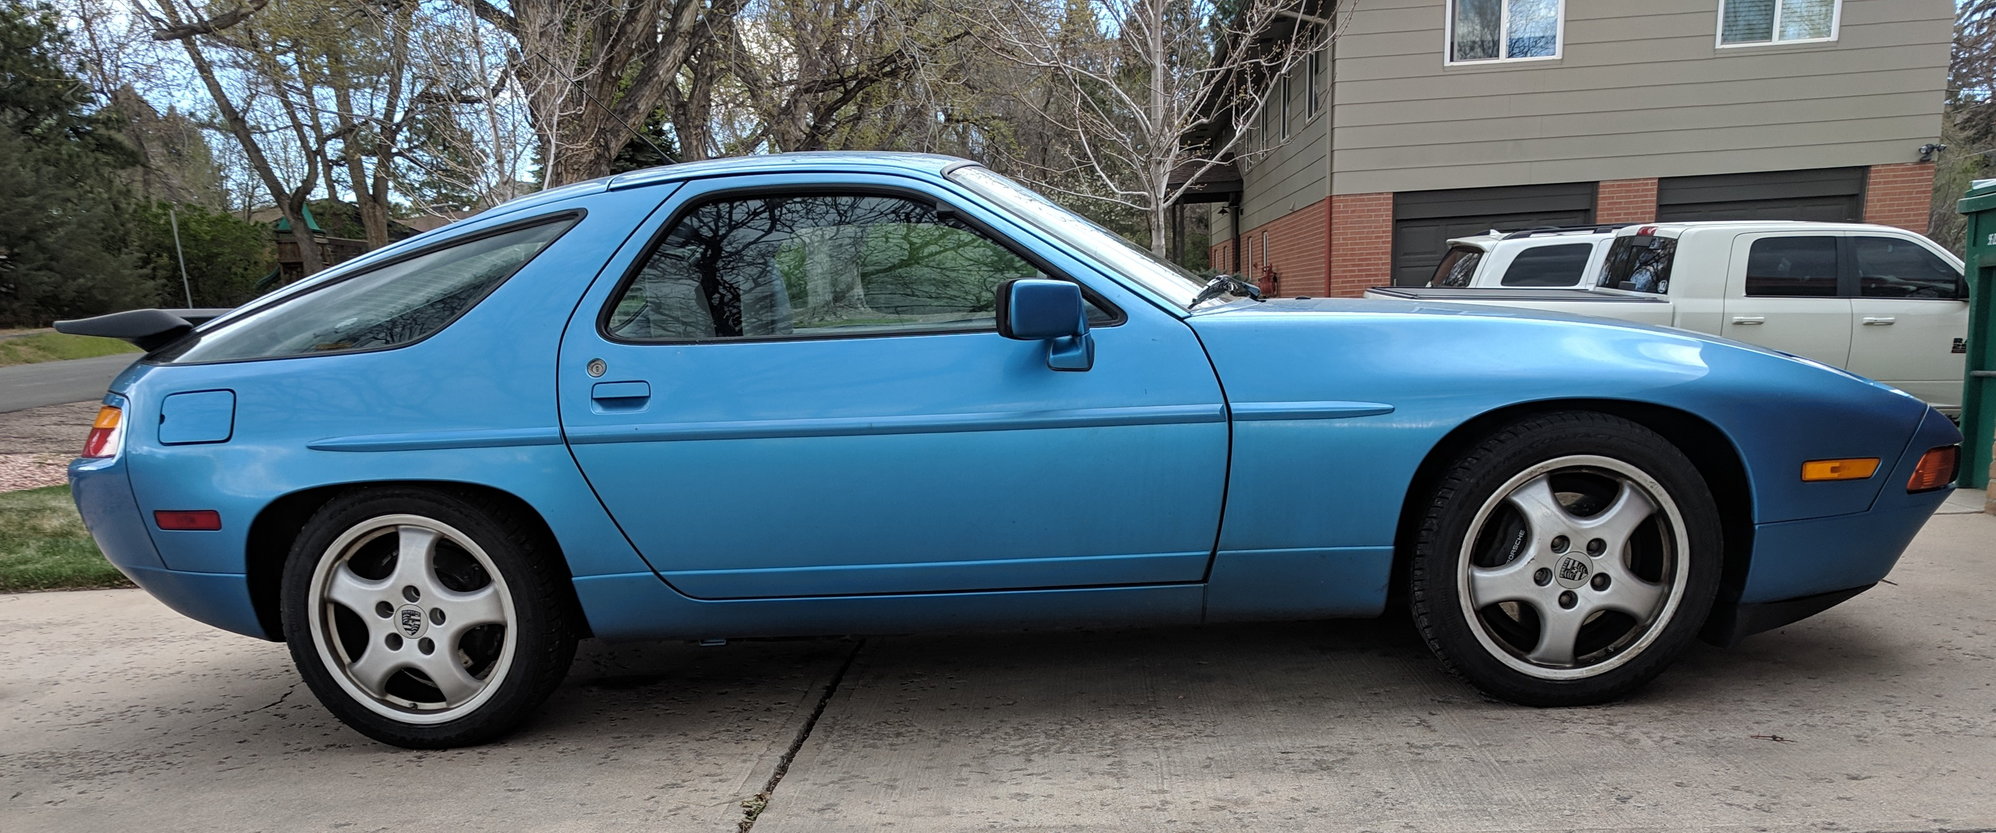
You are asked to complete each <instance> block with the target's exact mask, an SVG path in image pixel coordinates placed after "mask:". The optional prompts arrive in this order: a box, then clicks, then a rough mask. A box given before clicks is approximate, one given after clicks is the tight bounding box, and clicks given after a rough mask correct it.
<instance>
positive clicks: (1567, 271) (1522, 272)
mask: <svg viewBox="0 0 1996 833" xmlns="http://www.w3.org/2000/svg"><path fill="white" fill-rule="evenodd" d="M1593 253H1594V244H1592V243H1566V244H1562V245H1558V246H1535V247H1532V248H1529V249H1526V250H1524V251H1522V252H1519V253H1518V256H1517V257H1516V258H1514V259H1512V261H1511V268H1509V269H1506V270H1504V280H1503V284H1504V285H1505V286H1575V285H1578V284H1579V283H1580V273H1582V272H1585V271H1587V256H1588V255H1591V254H1593Z"/></svg>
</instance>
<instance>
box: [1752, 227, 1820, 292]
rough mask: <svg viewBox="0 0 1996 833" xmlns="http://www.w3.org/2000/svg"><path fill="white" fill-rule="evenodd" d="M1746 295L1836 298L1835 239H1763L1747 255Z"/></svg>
mask: <svg viewBox="0 0 1996 833" xmlns="http://www.w3.org/2000/svg"><path fill="white" fill-rule="evenodd" d="M1746 294H1748V295H1753V296H1763V297H1801V298H1834V297H1836V296H1837V239H1836V238H1834V237H1764V238H1761V239H1759V240H1755V241H1753V248H1752V249H1749V250H1748V252H1747V269H1746Z"/></svg>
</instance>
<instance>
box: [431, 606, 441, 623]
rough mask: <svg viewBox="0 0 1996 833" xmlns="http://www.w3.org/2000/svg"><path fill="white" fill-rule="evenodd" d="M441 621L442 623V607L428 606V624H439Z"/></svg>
mask: <svg viewBox="0 0 1996 833" xmlns="http://www.w3.org/2000/svg"><path fill="white" fill-rule="evenodd" d="M443 623H444V609H443V608H441V607H433V608H430V624H432V625H441V624H443Z"/></svg>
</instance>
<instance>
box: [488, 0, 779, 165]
mask: <svg viewBox="0 0 1996 833" xmlns="http://www.w3.org/2000/svg"><path fill="white" fill-rule="evenodd" d="M462 1H463V2H465V3H467V4H468V5H469V6H470V7H471V8H472V9H473V10H474V11H476V12H477V14H478V16H479V17H481V18H483V19H484V20H486V21H488V22H490V23H491V24H492V25H494V26H496V27H498V29H499V30H500V31H502V32H504V33H505V34H506V35H508V36H510V37H511V38H512V39H513V40H514V43H515V44H516V45H517V47H518V51H517V52H516V53H515V56H514V63H513V66H512V67H511V74H512V76H513V78H514V79H515V80H516V82H517V83H518V84H519V92H520V95H521V96H522V97H523V98H524V100H525V102H526V108H527V112H528V115H529V118H530V119H531V120H532V123H533V125H534V129H535V132H536V133H537V134H538V135H539V137H540V140H541V141H540V145H541V152H542V154H543V156H544V158H545V163H544V164H545V168H544V169H545V172H546V176H545V178H544V179H545V183H546V184H547V185H550V186H552V185H560V184H564V183H568V182H574V181H577V180H582V179H588V178H590V177H595V176H601V175H603V174H604V173H606V172H608V171H609V168H610V160H611V159H613V158H615V157H616V155H617V152H618V151H620V150H622V149H623V147H624V145H625V144H627V143H628V142H630V140H631V136H632V131H633V129H634V128H635V126H636V125H640V124H643V123H644V122H645V120H646V118H647V117H649V116H650V115H651V114H652V113H654V112H656V111H658V109H659V108H660V107H661V106H662V105H664V104H665V103H666V99H667V95H668V92H667V90H668V87H670V86H671V84H672V83H673V81H674V79H676V78H677V77H678V75H679V73H680V70H681V69H682V68H683V67H685V66H686V63H687V61H688V59H689V58H690V56H691V55H692V54H693V51H694V49H695V47H696V46H697V45H698V43H699V38H698V35H697V33H698V32H699V30H701V29H703V28H704V27H706V26H707V25H708V23H709V22H710V21H712V20H724V19H727V18H729V17H732V16H733V15H734V14H735V12H736V11H738V10H739V9H740V8H741V6H742V4H743V3H744V2H745V0H510V2H508V3H507V5H505V6H501V5H499V4H497V3H495V2H493V1H492V0H462Z"/></svg>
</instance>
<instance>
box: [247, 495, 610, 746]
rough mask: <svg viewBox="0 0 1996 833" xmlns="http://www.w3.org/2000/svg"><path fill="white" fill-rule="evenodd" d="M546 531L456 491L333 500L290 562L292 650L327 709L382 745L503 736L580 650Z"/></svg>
mask: <svg viewBox="0 0 1996 833" xmlns="http://www.w3.org/2000/svg"><path fill="white" fill-rule="evenodd" d="M543 537H544V536H543V535H542V534H541V533H540V532H539V531H538V530H537V529H535V528H534V527H532V526H530V525H528V524H527V523H525V522H524V521H523V519H521V518H520V517H519V514H518V513H517V512H509V511H506V510H505V509H504V508H502V507H499V506H496V505H493V504H492V503H490V502H487V501H485V500H481V499H479V498H477V497H475V496H471V495H467V494H463V493H458V492H451V491H432V490H423V489H410V488H381V489H371V490H366V491H360V492H352V493H348V494H346V495H343V496H341V497H338V498H335V499H334V500H332V501H330V502H328V503H327V504H326V505H325V506H324V507H321V508H320V509H319V511H318V512H317V513H316V514H314V515H313V516H312V518H311V520H309V521H307V522H306V524H305V526H304V529H303V530H302V532H301V534H300V535H299V537H298V539H297V541H296V542H294V543H293V545H292V548H291V554H290V556H289V558H288V559H287V561H286V562H285V565H284V580H283V581H284V583H283V591H282V592H283V622H284V636H285V640H286V641H287V642H288V643H289V644H290V647H291V658H292V660H293V662H295V663H296V664H297V666H298V671H299V673H300V674H301V675H302V676H303V677H304V678H305V683H306V684H307V685H308V686H310V687H311V689H312V693H313V694H315V695H317V696H318V698H319V702H321V703H323V704H325V706H326V708H327V710H329V711H331V712H332V713H333V715H334V716H336V717H338V718H339V719H340V721H341V722H343V723H345V724H347V725H348V726H351V727H353V728H354V729H355V730H356V731H359V732H360V733H361V734H364V735H367V736H368V737H371V738H374V739H375V740H378V741H381V742H383V743H389V744H394V745H396V746H403V747H409V748H412V749H442V748H449V747H458V746H470V745H474V744H479V743H485V742H487V741H491V740H494V739H496V738H498V737H500V736H502V735H505V734H507V733H508V732H511V731H512V730H513V729H515V728H517V727H518V726H519V725H520V724H521V723H523V722H525V720H526V719H527V718H528V717H529V716H530V715H531V714H532V713H533V712H534V710H535V709H536V708H538V707H539V706H540V704H541V703H542V702H543V701H545V700H546V699H547V697H548V695H549V694H551V693H553V691H554V689H555V687H556V686H557V685H559V684H560V683H561V680H562V677H563V676H564V675H566V674H567V672H568V666H569V663H570V661H571V660H573V659H574V656H575V643H576V636H575V634H576V632H577V628H576V626H575V623H576V622H577V621H579V618H578V616H577V614H576V612H575V604H574V600H573V596H572V595H570V593H569V590H568V588H567V586H566V582H567V576H566V572H565V571H564V570H563V569H561V567H560V561H559V558H560V556H559V554H558V553H555V552H551V551H548V550H549V549H550V548H549V547H548V546H547V545H545V544H543V543H542V539H543ZM405 551H407V552H409V553H420V554H422V556H423V558H422V559H420V560H417V559H407V558H405V557H404V555H405ZM418 566H426V567H427V569H424V570H421V571H416V572H409V571H413V570H415V569H416V568H417V567H418ZM412 588H413V590H412ZM453 669H456V670H455V671H454V670H453ZM457 671H462V672H463V673H461V674H459V673H456V672H457ZM439 680H442V681H443V682H442V683H440V682H439Z"/></svg>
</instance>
